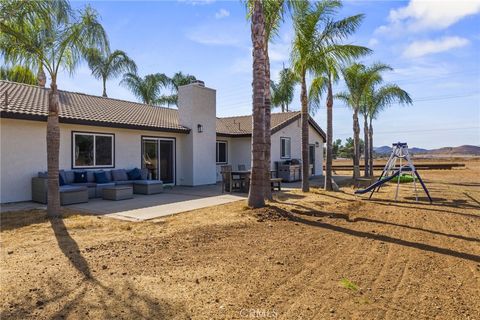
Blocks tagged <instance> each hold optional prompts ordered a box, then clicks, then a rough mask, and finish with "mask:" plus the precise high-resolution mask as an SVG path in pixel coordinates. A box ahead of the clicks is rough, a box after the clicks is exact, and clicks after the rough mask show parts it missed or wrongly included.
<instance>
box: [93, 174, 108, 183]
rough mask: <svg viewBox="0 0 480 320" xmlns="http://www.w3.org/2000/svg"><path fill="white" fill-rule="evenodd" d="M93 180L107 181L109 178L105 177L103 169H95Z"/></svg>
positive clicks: (98, 181)
mask: <svg viewBox="0 0 480 320" xmlns="http://www.w3.org/2000/svg"><path fill="white" fill-rule="evenodd" d="M95 181H96V182H97V183H109V182H110V180H108V178H107V174H106V173H105V171H97V172H95Z"/></svg>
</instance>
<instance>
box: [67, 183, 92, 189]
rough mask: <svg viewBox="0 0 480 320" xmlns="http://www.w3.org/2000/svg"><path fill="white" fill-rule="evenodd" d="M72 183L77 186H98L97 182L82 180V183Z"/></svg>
mask: <svg viewBox="0 0 480 320" xmlns="http://www.w3.org/2000/svg"><path fill="white" fill-rule="evenodd" d="M70 185H71V186H75V187H78V186H80V187H89V188H91V187H96V186H97V184H96V183H95V182H81V183H75V182H74V183H71V184H70Z"/></svg>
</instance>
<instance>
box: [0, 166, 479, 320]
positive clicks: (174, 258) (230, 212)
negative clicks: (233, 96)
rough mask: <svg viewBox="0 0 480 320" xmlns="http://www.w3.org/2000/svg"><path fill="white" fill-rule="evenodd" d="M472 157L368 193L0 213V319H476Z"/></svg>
mask: <svg viewBox="0 0 480 320" xmlns="http://www.w3.org/2000/svg"><path fill="white" fill-rule="evenodd" d="M479 174H480V162H479V161H469V162H468V166H467V167H466V168H464V169H457V170H451V171H425V172H422V175H423V176H424V178H425V180H426V182H427V185H428V187H429V189H430V191H431V193H432V196H433V197H434V200H435V203H434V204H433V205H429V204H427V203H426V202H425V201H421V202H418V203H417V202H415V201H414V199H413V198H412V197H413V194H412V190H411V185H409V184H406V185H402V190H401V199H400V201H399V202H393V201H391V200H392V199H393V192H392V191H393V186H388V187H386V188H384V189H382V190H381V192H380V193H379V194H378V196H376V198H375V199H374V200H373V201H364V200H361V199H360V198H358V197H355V196H354V195H353V189H351V188H344V189H342V192H338V193H329V192H325V191H323V190H313V191H312V192H311V193H310V194H302V193H301V192H289V193H279V194H278V195H277V197H276V201H274V202H272V203H270V204H269V206H268V207H267V208H264V209H260V210H250V209H248V208H246V207H245V203H244V202H243V201H240V202H236V203H232V204H227V205H222V206H217V207H213V208H206V209H201V210H196V211H192V212H187V213H182V214H179V215H176V216H171V217H167V218H162V219H157V220H152V221H148V222H127V221H120V220H114V219H109V218H103V217H97V216H88V215H80V214H77V213H75V212H71V211H68V210H66V211H65V212H64V214H65V218H64V219H63V220H60V219H54V220H48V219H46V217H45V213H44V212H42V211H30V212H17V213H14V214H3V215H2V216H1V227H2V231H1V242H2V252H1V257H2V259H1V263H0V267H1V287H2V290H1V292H0V298H1V301H2V303H1V305H0V307H1V314H0V315H1V317H2V318H5V319H7V318H13V319H51V318H71V319H84V318H91V319H111V318H123V319H142V318H155V319H162V318H168V319H170V318H175V319H185V318H195V319H209V318H215V319H232V318H249V317H250V318H252V316H254V315H256V316H261V317H267V316H270V317H273V316H275V317H277V318H282V319H291V318H301V319H305V318H306V319H323V318H340V319H342V318H344V319H382V318H386V319H411V318H414V319H427V318H438V319H477V318H479V315H480V302H479V299H478V296H480V210H479V209H480V202H479V201H480V183H479V181H480V179H479V178H480V176H479Z"/></svg>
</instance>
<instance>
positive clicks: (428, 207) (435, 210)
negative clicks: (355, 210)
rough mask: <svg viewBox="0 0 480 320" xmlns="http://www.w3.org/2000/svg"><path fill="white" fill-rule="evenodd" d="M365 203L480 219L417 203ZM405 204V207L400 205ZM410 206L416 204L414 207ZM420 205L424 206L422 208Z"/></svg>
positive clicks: (384, 201) (476, 216) (472, 215)
mask: <svg viewBox="0 0 480 320" xmlns="http://www.w3.org/2000/svg"><path fill="white" fill-rule="evenodd" d="M367 201H373V202H375V204H378V205H381V206H386V207H390V206H392V207H398V208H404V209H418V210H425V211H432V212H437V213H449V214H455V215H459V216H464V217H467V218H476V219H480V215H476V214H470V213H464V212H458V211H453V210H445V209H440V208H432V205H431V204H423V203H417V202H405V201H400V202H395V201H387V200H383V199H370V200H367ZM402 204H406V205H402ZM412 204H416V205H415V206H414V205H412ZM421 205H424V206H423V207H422V206H421Z"/></svg>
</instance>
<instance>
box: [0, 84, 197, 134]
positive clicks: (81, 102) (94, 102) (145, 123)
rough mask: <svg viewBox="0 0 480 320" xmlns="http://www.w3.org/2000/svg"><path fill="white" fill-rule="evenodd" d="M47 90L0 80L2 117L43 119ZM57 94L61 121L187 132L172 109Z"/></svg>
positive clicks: (93, 97)
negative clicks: (58, 95)
mask: <svg viewBox="0 0 480 320" xmlns="http://www.w3.org/2000/svg"><path fill="white" fill-rule="evenodd" d="M48 91H49V89H47V88H40V87H38V86H33V85H26V84H20V83H15V82H10V81H3V80H2V81H0V111H1V113H2V117H4V116H6V117H8V116H9V115H10V116H17V117H20V118H25V119H29V118H30V119H37V120H41V119H43V118H44V119H46V117H47V115H48ZM59 94H60V121H61V122H66V123H85V124H87V123H88V124H95V125H100V126H111V127H125V128H135V129H150V130H151V129H158V130H164V131H176V132H185V133H188V132H189V131H190V129H189V128H186V127H183V126H181V125H179V121H178V111H177V110H175V109H168V108H163V107H155V106H150V105H146V104H142V103H136V102H130V101H125V100H118V99H111V98H104V97H99V96H92V95H87V94H83V93H76V92H68V91H61V90H59ZM6 99H8V104H7V103H6V101H5V100H6Z"/></svg>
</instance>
